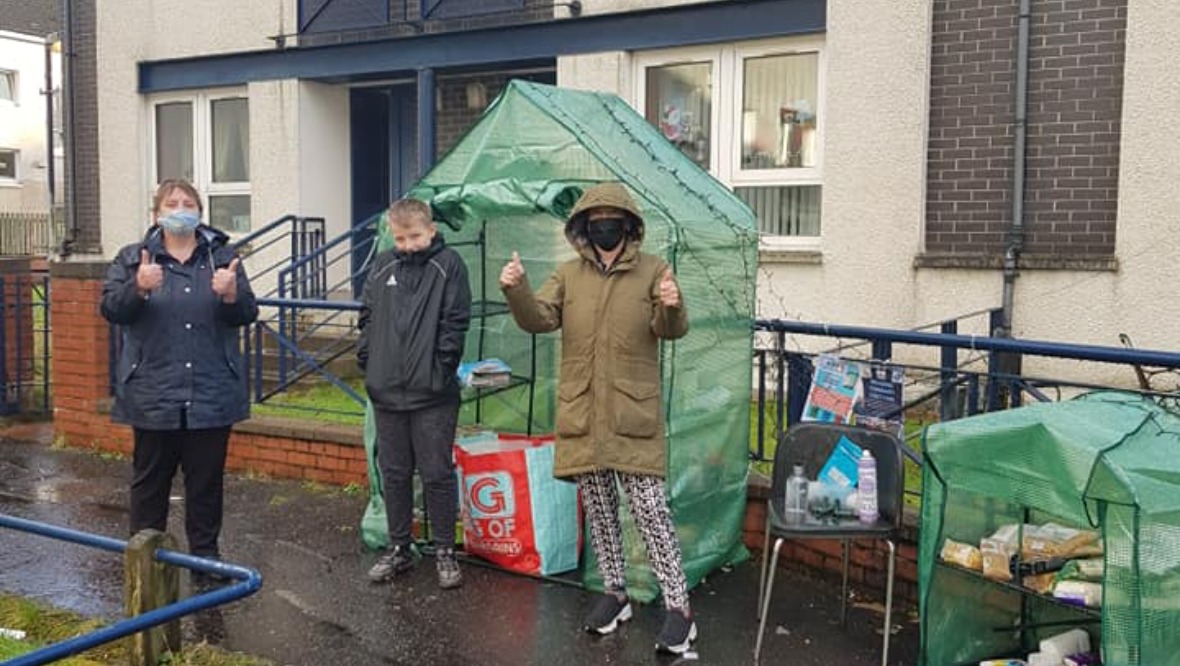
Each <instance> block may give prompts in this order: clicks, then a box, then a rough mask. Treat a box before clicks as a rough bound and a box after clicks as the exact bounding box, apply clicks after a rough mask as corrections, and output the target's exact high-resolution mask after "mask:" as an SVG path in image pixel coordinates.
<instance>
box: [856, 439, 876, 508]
mask: <svg viewBox="0 0 1180 666" xmlns="http://www.w3.org/2000/svg"><path fill="white" fill-rule="evenodd" d="M856 489H857V497H858V499H859V503H858V506H857V507H856V515H857V517H859V518H860V522H862V523H864V524H866V525H871V524H873V523H875V522H877V518H878V515H879V514H878V513H877V459H876V458H874V457H873V454H872V453H869V450H868V449H865V450H864V451H863V452H862V453H861V455H860V460H857V461H856Z"/></svg>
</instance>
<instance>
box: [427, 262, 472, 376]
mask: <svg viewBox="0 0 1180 666" xmlns="http://www.w3.org/2000/svg"><path fill="white" fill-rule="evenodd" d="M451 256H452V258H453V262H452V268H451V270H450V271H448V275H447V284H446V288H445V289H444V290H443V303H442V312H441V313H439V326H438V344H437V346H436V348H435V351H436V353H437V354H438V359H439V361H440V362H441V363H442V364H443V367H444V369H446V370H447V371H448V372H450V373H452V374H453V373H454V372H455V370H457V369H458V367H459V361H461V360H462V359H463V343H464V341H465V340H466V339H467V329H468V328H469V327H470V326H471V281H470V279H469V278H468V276H467V265H466V264H464V263H463V259H462V258H461V257H460V256H459V254H458V253H457V252H454V251H453V250H452V251H451Z"/></svg>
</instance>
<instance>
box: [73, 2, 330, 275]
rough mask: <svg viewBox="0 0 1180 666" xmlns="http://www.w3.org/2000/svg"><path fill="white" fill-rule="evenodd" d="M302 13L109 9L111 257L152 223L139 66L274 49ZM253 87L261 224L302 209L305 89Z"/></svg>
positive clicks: (256, 210) (105, 171)
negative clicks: (278, 37)
mask: <svg viewBox="0 0 1180 666" xmlns="http://www.w3.org/2000/svg"><path fill="white" fill-rule="evenodd" d="M295 15H296V4H295V0H271V1H268V2H261V3H260V2H217V3H216V6H210V4H209V3H204V4H200V3H198V4H193V3H190V2H183V1H181V0H124V1H121V2H116V3H104V4H103V7H102V11H100V12H98V16H97V25H96V29H97V32H98V40H97V41H98V53H97V56H98V61H99V62H100V63H102V65H101V66H100V67H99V68H98V121H99V128H100V130H99V155H100V160H101V161H100V174H101V175H100V196H101V205H102V220H101V224H102V242H103V254H104V255H110V254H112V253H113V252H114V251H116V250H117V249H118V248H119V247H120V246H122V245H124V244H126V243H130V242H134V241H135V240H137V239H138V238H139V237H140V235H141V234H142V233H143V229H144V226H145V225H146V224H147V223H148V221H149V215H148V209H149V208H150V203H151V195H152V191H151V186H150V181H151V177H152V168H153V166H152V159H153V157H152V146H151V128H152V116H151V105H150V101H149V99H148V98H147V97H145V96H144V95H141V94H140V93H139V91H138V69H137V65H138V63H139V62H142V61H146V60H159V59H169V58H178V57H189V56H199V55H211V54H217V53H230V52H237V51H244V50H258V49H267V48H273V47H274V44H273V42H272V41H271V40H270V39H269V38H270V37H272V36H274V35H279V34H283V33H290V32H294V31H295ZM246 90H247V92H248V95H249V98H250V132H251V137H250V177H251V220H252V224H253V225H254V226H255V227H256V228H257V227H258V226H260V225H262V224H265V223H266V222H269V221H271V220H273V219H275V218H277V217H279V216H281V215H283V214H285V213H302V212H304V211H303V210H302V209H301V208H300V206H301V205H302V203H303V202H302V200H301V197H300V189H299V184H300V182H301V180H300V172H299V169H300V166H301V160H300V157H299V151H300V129H299V127H300V119H299V113H300V104H299V95H300V94H301V89H300V87H299V85H298V84H297V83H296V82H294V81H272V82H262V83H252V84H250V85H249V86H247V87H246ZM345 119H347V115H346V116H345ZM345 150H347V147H345ZM343 177H344V178H347V173H346V172H345V174H344V176H343ZM344 182H347V180H345V181H344ZM345 194H346V193H345ZM344 201H345V202H346V203H347V196H346V195H345V196H344ZM317 203H318V202H317ZM307 212H308V213H309V214H313V213H312V211H307Z"/></svg>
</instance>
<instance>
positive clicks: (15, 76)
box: [0, 67, 20, 106]
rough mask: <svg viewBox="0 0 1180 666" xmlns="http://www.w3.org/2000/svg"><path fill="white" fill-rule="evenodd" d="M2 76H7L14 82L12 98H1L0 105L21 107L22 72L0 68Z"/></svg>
mask: <svg viewBox="0 0 1180 666" xmlns="http://www.w3.org/2000/svg"><path fill="white" fill-rule="evenodd" d="M0 76H7V77H9V80H10V81H11V82H12V87H11V90H12V97H11V98H9V97H0V104H5V103H6V104H11V105H12V106H20V72H18V71H16V70H15V69H6V68H2V67H0Z"/></svg>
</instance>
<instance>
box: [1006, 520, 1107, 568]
mask: <svg viewBox="0 0 1180 666" xmlns="http://www.w3.org/2000/svg"><path fill="white" fill-rule="evenodd" d="M1096 541H1098V533H1097V532H1095V531H1092V530H1079V529H1076V528H1073V527H1066V526H1064V525H1058V524H1057V523H1045V524H1044V525H1039V526H1030V525H1026V526H1025V529H1024V535H1023V541H1022V542H1021V559H1024V560H1044V559H1049V558H1052V557H1070V556H1073V555H1075V554H1076V553H1077V552H1078V551H1081V550H1082V549H1085V548H1088V547H1091V546H1093V545H1094V543H1095V542H1096Z"/></svg>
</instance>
